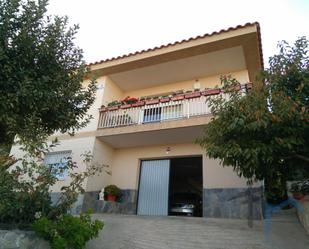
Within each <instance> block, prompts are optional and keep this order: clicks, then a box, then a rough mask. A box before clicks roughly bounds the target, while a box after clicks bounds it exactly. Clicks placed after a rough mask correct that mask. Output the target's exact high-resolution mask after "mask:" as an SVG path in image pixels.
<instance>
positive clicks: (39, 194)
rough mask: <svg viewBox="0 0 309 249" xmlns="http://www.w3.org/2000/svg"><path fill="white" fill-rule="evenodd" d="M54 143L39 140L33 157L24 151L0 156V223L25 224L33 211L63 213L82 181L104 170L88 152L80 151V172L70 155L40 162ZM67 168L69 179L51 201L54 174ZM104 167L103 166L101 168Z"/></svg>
mask: <svg viewBox="0 0 309 249" xmlns="http://www.w3.org/2000/svg"><path fill="white" fill-rule="evenodd" d="M55 146H56V143H53V144H52V145H49V146H48V145H46V144H43V145H42V146H41V148H40V149H37V153H36V158H33V156H32V155H31V154H30V153H27V154H26V155H25V156H24V157H23V158H20V159H15V158H13V157H9V156H8V157H3V156H2V157H0V182H1V184H0V196H1V198H0V223H6V224H7V223H9V224H10V225H13V226H18V227H19V226H22V227H23V226H29V224H31V223H33V222H34V221H35V219H36V214H37V213H39V214H40V216H45V217H47V218H48V219H51V220H55V219H58V217H60V216H61V215H63V214H66V213H67V212H68V211H69V210H70V209H71V208H72V205H73V204H74V203H75V202H76V201H77V199H78V196H79V194H83V193H84V192H85V190H84V181H85V179H86V178H88V177H91V176H94V175H96V174H98V173H101V172H102V170H105V168H106V167H108V166H106V165H99V164H94V163H93V162H92V156H91V155H90V154H89V153H85V154H83V155H82V158H83V163H84V164H85V165H86V170H85V171H84V172H77V171H76V169H77V168H78V165H77V164H76V163H75V162H73V161H72V158H71V157H70V158H66V160H67V163H65V164H63V165H62V166H61V167H59V166H58V165H46V164H44V157H45V155H46V154H47V153H49V152H50V150H51V149H52V148H53V147H55ZM65 171H68V172H69V175H68V179H69V182H68V183H67V185H64V186H63V187H62V188H61V192H60V193H61V194H60V197H59V198H58V200H57V201H56V202H55V203H52V202H51V197H50V191H51V188H52V187H53V186H54V185H55V184H56V183H57V181H58V179H57V175H59V173H62V172H65ZM105 171H106V170H105Z"/></svg>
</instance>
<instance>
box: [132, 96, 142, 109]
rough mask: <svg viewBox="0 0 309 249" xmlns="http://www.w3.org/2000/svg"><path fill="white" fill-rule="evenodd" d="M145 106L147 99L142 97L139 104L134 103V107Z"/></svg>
mask: <svg viewBox="0 0 309 249" xmlns="http://www.w3.org/2000/svg"><path fill="white" fill-rule="evenodd" d="M143 105H145V97H140V98H139V99H138V101H137V102H135V103H133V104H132V106H133V107H138V106H143Z"/></svg>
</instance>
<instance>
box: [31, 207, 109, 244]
mask: <svg viewBox="0 0 309 249" xmlns="http://www.w3.org/2000/svg"><path fill="white" fill-rule="evenodd" d="M103 226H104V224H103V222H101V221H98V220H95V221H91V217H90V213H89V212H88V213H85V214H81V215H80V216H79V217H74V216H72V215H70V214H65V215H63V216H61V217H59V218H58V219H56V220H52V219H49V218H47V217H41V218H39V219H38V220H37V221H35V222H34V224H33V230H34V231H35V232H36V234H37V235H39V236H40V237H42V238H44V239H46V240H48V241H49V242H50V245H51V248H52V249H71V248H74V249H83V248H85V245H86V242H87V241H89V240H90V239H92V238H96V237H98V234H99V231H100V230H101V229H102V228H103Z"/></svg>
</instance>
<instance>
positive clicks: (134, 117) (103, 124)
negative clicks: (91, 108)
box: [98, 85, 246, 128]
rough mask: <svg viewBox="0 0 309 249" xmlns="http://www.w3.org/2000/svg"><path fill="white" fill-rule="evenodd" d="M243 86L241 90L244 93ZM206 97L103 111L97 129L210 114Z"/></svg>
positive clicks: (226, 96) (224, 94)
mask: <svg viewBox="0 0 309 249" xmlns="http://www.w3.org/2000/svg"><path fill="white" fill-rule="evenodd" d="M245 89H246V87H245V85H242V87H241V90H242V91H244V92H245ZM219 94H221V95H223V97H224V98H228V94H227V93H222V92H220V93H219ZM216 96H218V93H216V94H214V95H212V96H211V97H212V98H215V97H216ZM207 97H209V96H204V95H203V94H200V96H198V97H196V96H195V97H193V98H185V96H184V98H183V99H182V100H175V99H174V100H170V101H168V102H165V103H162V102H159V103H157V104H147V103H146V104H145V105H142V106H137V107H133V106H131V107H125V106H123V108H125V109H122V108H121V107H120V108H119V109H117V110H104V111H101V113H100V118H99V124H98V128H112V127H121V126H129V125H141V124H148V123H155V122H164V121H167V120H178V119H184V118H190V117H194V116H201V115H207V114H210V113H211V112H210V107H209V105H208V103H207V100H206V99H207Z"/></svg>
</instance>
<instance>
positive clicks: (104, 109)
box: [100, 107, 108, 112]
mask: <svg viewBox="0 0 309 249" xmlns="http://www.w3.org/2000/svg"><path fill="white" fill-rule="evenodd" d="M107 111H108V108H107V107H102V108H101V109H100V112H107Z"/></svg>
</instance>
